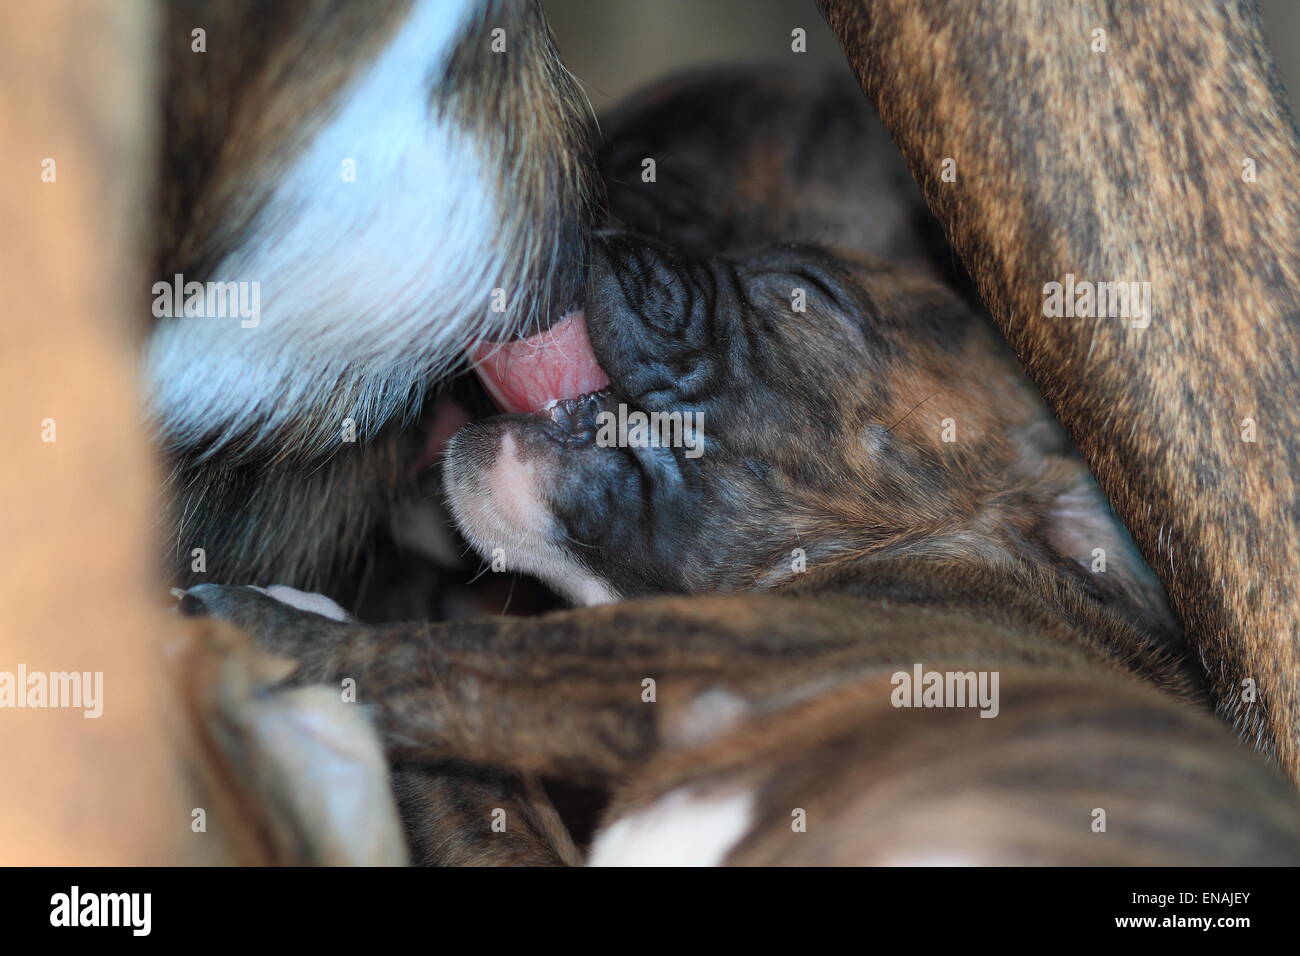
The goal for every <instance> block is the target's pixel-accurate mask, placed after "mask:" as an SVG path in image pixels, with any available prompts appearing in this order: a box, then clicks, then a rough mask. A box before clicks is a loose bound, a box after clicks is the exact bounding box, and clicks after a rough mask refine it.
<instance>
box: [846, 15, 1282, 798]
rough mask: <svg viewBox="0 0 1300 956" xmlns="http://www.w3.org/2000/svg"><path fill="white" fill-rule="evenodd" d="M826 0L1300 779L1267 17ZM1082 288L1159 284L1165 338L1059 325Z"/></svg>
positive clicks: (980, 264)
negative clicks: (1049, 301)
mask: <svg viewBox="0 0 1300 956" xmlns="http://www.w3.org/2000/svg"><path fill="white" fill-rule="evenodd" d="M821 3H822V8H823V10H824V11H825V13H826V15H827V18H828V20H829V21H830V24H831V26H832V28H834V29H835V31H836V32H837V33H838V34H839V36H840V38H841V40H842V41H843V43H844V47H845V50H846V51H847V53H848V56H849V59H850V62H851V63H852V64H853V66H854V67H855V69H856V71H857V73H858V76H859V78H860V79H861V81H862V84H863V87H864V89H865V90H866V92H867V94H868V96H869V97H870V98H871V99H872V101H873V102H874V103H875V105H876V107H877V109H878V110H879V112H880V115H881V117H882V118H883V120H884V122H885V124H886V125H887V126H888V127H889V128H890V130H891V132H892V133H893V135H894V138H895V139H896V141H897V142H898V144H899V146H900V147H901V149H902V152H903V155H904V156H905V158H906V159H907V161H908V164H909V166H910V167H911V169H912V171H913V173H914V174H915V175H916V177H917V179H918V181H919V182H920V184H921V187H922V190H923V191H924V192H925V195H926V198H927V200H928V201H929V203H930V206H931V208H932V209H934V211H935V212H936V214H937V215H938V216H939V218H940V219H941V220H942V221H943V222H944V224H945V228H946V230H947V232H948V235H949V236H950V238H951V240H952V242H953V245H954V247H955V248H956V250H957V251H958V252H959V253H960V254H961V256H962V258H963V260H964V261H965V262H966V264H967V266H968V267H969V268H970V270H971V273H972V274H973V276H974V277H975V279H976V281H977V283H978V284H979V288H980V291H981V293H982V294H983V298H984V301H985V302H987V303H988V305H989V308H990V310H991V312H992V313H993V316H994V318H995V319H996V320H997V322H998V324H999V326H1000V328H1001V329H1002V331H1003V332H1004V333H1005V334H1006V336H1007V338H1008V339H1009V340H1010V342H1011V344H1012V345H1013V346H1014V348H1015V350H1016V352H1017V353H1018V354H1019V356H1020V358H1021V360H1022V361H1023V362H1024V364H1025V366H1026V368H1027V369H1028V370H1029V373H1030V374H1031V376H1032V377H1033V378H1034V380H1035V382H1036V383H1037V384H1038V386H1039V387H1040V389H1041V390H1042V392H1043V394H1044V396H1045V397H1046V398H1047V400H1048V402H1049V403H1050V404H1051V406H1052V407H1053V409H1055V411H1056V413H1057V414H1058V415H1059V417H1060V419H1061V421H1062V422H1063V423H1064V424H1065V426H1066V428H1067V429H1068V430H1069V432H1070V434H1071V435H1072V436H1073V438H1074V440H1075V441H1076V442H1077V444H1078V446H1079V448H1080V450H1081V451H1082V453H1083V456H1084V458H1085V459H1086V460H1087V461H1088V463H1089V465H1090V466H1091V468H1092V469H1093V471H1094V472H1095V473H1096V474H1097V476H1098V478H1099V480H1100V482H1101V484H1102V486H1103V487H1104V488H1105V490H1106V492H1107V494H1108V495H1109V497H1110V500H1111V501H1112V502H1114V504H1115V507H1116V509H1117V510H1118V512H1119V514H1120V515H1121V516H1122V517H1123V519H1124V521H1125V523H1126V524H1127V525H1128V527H1129V528H1130V529H1132V531H1133V534H1134V537H1135V539H1136V541H1137V543H1138V544H1139V546H1140V547H1141V549H1142V551H1143V553H1144V554H1145V555H1146V556H1147V558H1148V559H1149V561H1150V563H1151V566H1152V567H1153V568H1154V569H1155V571H1156V572H1157V573H1158V574H1159V575H1160V577H1161V579H1162V580H1163V581H1164V583H1165V585H1166V587H1167V588H1168V590H1169V594H1170V597H1171V599H1172V602H1173V605H1174V607H1175V609H1176V610H1177V611H1178V613H1179V615H1180V616H1181V618H1182V620H1183V623H1184V625H1185V626H1186V630H1187V634H1188V636H1189V639H1190V640H1191V642H1192V644H1193V646H1194V647H1195V648H1196V650H1197V651H1198V653H1199V654H1200V656H1201V657H1202V659H1203V660H1204V661H1205V664H1206V668H1207V671H1208V673H1209V676H1210V680H1211V684H1212V687H1213V690H1214V693H1215V698H1216V706H1217V708H1218V710H1219V712H1220V713H1221V714H1222V715H1223V716H1224V717H1226V718H1227V719H1228V720H1230V721H1231V722H1232V723H1233V724H1234V725H1236V726H1237V727H1238V729H1239V730H1240V732H1241V733H1242V735H1243V737H1245V738H1246V739H1247V740H1249V741H1251V742H1252V743H1253V744H1254V745H1255V746H1256V747H1258V748H1259V749H1260V750H1261V751H1263V752H1265V753H1273V752H1276V756H1277V759H1278V760H1279V761H1280V763H1281V765H1282V766H1283V768H1284V769H1285V770H1286V771H1287V773H1288V774H1289V775H1291V777H1292V778H1293V779H1300V683H1298V682H1297V681H1296V679H1295V675H1296V674H1297V672H1300V642H1298V641H1297V636H1296V633H1297V622H1298V621H1300V594H1298V593H1297V591H1296V587H1295V577H1296V574H1297V570H1300V540H1297V535H1296V533H1295V531H1296V518H1297V514H1296V502H1297V500H1300V499H1298V497H1297V493H1298V492H1300V488H1297V484H1296V480H1297V479H1296V475H1297V473H1298V470H1300V443H1297V439H1296V436H1297V435H1298V434H1300V410H1298V409H1297V406H1296V402H1295V382H1296V378H1297V371H1300V370H1298V369H1297V365H1296V356H1297V355H1298V354H1300V291H1298V290H1300V271H1298V264H1300V196H1298V195H1297V193H1296V190H1295V188H1294V184H1295V183H1296V182H1298V181H1300V151H1298V150H1297V137H1296V130H1295V125H1294V119H1293V117H1292V115H1291V113H1290V111H1289V110H1288V108H1287V106H1286V103H1285V101H1284V99H1283V97H1282V94H1281V89H1280V87H1279V84H1278V81H1277V77H1276V72H1275V70H1274V66H1273V63H1272V60H1271V58H1270V56H1269V54H1268V52H1267V50H1266V47H1265V44H1264V41H1263V35H1262V29H1261V25H1260V19H1259V15H1258V11H1257V9H1256V7H1255V4H1253V3H1249V2H1242V3H1212V2H1190V3H1189V2H1185V0H1115V2H1106V3H1101V2H1084V3H1077V4H1053V3H1045V2H1038V0H1006V2H991V3H982V4H975V3H971V4H952V3H946V2H942V0H873V2H871V3H863V2H859V0H821ZM1095 28H1101V29H1104V30H1105V31H1106V36H1107V44H1108V48H1107V52H1105V53H1094V52H1092V49H1091V43H1092V31H1093V30H1094V29H1095ZM1030 78H1032V80H1031V79H1030ZM946 157H951V158H954V159H955V160H956V162H957V170H958V174H957V181H956V182H955V183H945V182H943V181H942V180H941V178H940V172H941V164H942V162H943V160H944V159H945V158H946ZM1248 158H1250V159H1253V160H1254V161H1255V162H1256V163H1257V166H1258V179H1257V181H1256V182H1246V181H1243V176H1242V172H1243V169H1242V163H1243V160H1245V159H1248ZM1067 273H1072V274H1074V275H1075V276H1077V277H1079V278H1080V279H1089V280H1093V281H1100V280H1120V279H1125V280H1146V281H1150V282H1151V284H1152V300H1151V305H1152V314H1151V325H1150V327H1149V328H1147V329H1145V330H1137V329H1129V328H1125V327H1123V326H1122V325H1121V324H1120V323H1119V322H1118V321H1117V320H1114V319H1100V320H1087V319H1048V318H1044V317H1043V313H1042V306H1043V294H1042V291H1043V285H1044V283H1046V282H1050V281H1061V280H1063V279H1064V276H1065V275H1066V274H1067ZM1246 418H1251V419H1254V420H1255V422H1256V423H1257V426H1258V441H1257V442H1255V443H1253V444H1252V443H1247V442H1244V441H1242V429H1243V420H1244V419H1246ZM1247 679H1249V680H1251V681H1253V682H1254V683H1255V685H1256V686H1257V687H1258V696H1257V699H1255V700H1253V701H1252V700H1251V699H1250V696H1249V695H1247V694H1246V693H1244V692H1243V691H1244V686H1245V685H1244V682H1245V681H1246V680H1247Z"/></svg>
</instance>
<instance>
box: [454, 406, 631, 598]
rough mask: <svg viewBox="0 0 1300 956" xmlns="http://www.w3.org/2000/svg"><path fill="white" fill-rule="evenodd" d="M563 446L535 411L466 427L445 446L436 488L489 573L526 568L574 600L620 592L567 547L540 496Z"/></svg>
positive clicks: (560, 463) (554, 472)
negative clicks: (439, 484) (441, 491)
mask: <svg viewBox="0 0 1300 956" xmlns="http://www.w3.org/2000/svg"><path fill="white" fill-rule="evenodd" d="M565 457H566V449H565V448H564V447H563V446H562V445H561V444H559V443H558V442H556V440H555V439H554V437H553V436H551V435H549V434H548V433H547V432H546V430H545V419H543V418H542V417H539V416H517V415H510V416H502V417H500V418H495V419H490V420H488V421H486V422H480V423H477V424H473V425H470V426H467V427H466V428H463V429H461V430H460V431H459V432H457V433H456V434H455V435H454V436H453V437H452V439H451V441H450V442H449V443H448V445H447V449H446V455H445V458H444V460H443V488H444V491H445V493H446V496H447V501H448V503H449V505H450V507H451V512H452V515H453V516H454V517H455V519H456V524H457V525H458V526H459V527H460V529H461V531H462V532H463V533H464V534H465V536H466V538H468V539H469V542H470V544H471V545H472V546H473V547H474V549H475V550H476V551H477V552H478V553H479V555H480V556H482V557H483V559H484V560H485V561H488V562H490V565H491V569H492V570H493V571H495V572H507V573H524V574H531V575H534V576H536V577H538V578H540V579H541V580H542V581H544V582H545V583H546V584H547V585H549V586H550V587H551V588H553V589H554V590H555V591H557V592H558V593H560V594H561V595H563V596H564V597H566V598H567V599H568V600H569V601H571V602H573V603H574V604H576V605H580V606H591V605H596V604H609V603H612V602H614V601H617V600H619V597H620V596H619V594H618V593H617V592H616V591H615V590H614V589H613V587H611V586H610V584H609V583H608V582H607V581H605V580H603V579H602V578H600V577H598V576H596V575H595V574H593V573H592V572H591V571H589V570H588V569H587V568H585V567H583V566H582V565H581V564H580V563H579V562H578V561H576V560H574V558H573V557H572V556H571V555H570V554H569V553H568V551H567V549H566V548H565V547H564V546H563V545H562V544H561V543H560V542H561V541H562V539H563V537H564V533H563V530H562V528H561V527H560V525H559V523H558V522H557V521H556V518H555V515H554V512H553V511H552V509H551V507H550V506H549V505H548V503H547V501H546V494H545V489H546V488H547V487H551V486H552V485H553V483H554V480H555V478H556V476H557V473H558V469H560V468H562V467H564V466H565V461H564V459H565Z"/></svg>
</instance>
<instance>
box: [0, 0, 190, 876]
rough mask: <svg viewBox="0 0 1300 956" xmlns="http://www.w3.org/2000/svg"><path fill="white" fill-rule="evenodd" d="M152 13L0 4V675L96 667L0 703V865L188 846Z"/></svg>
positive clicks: (122, 6)
mask: <svg viewBox="0 0 1300 956" xmlns="http://www.w3.org/2000/svg"><path fill="white" fill-rule="evenodd" d="M154 29H155V23H154V11H153V8H152V6H150V5H149V4H148V3H146V2H144V0H43V2H41V3H39V4H17V3H14V4H4V5H2V6H0V302H2V303H3V306H4V319H3V325H2V326H0V327H2V328H3V329H4V334H3V341H2V342H0V397H2V399H0V542H2V543H0V671H9V672H11V673H12V672H16V671H17V670H18V668H19V666H20V665H25V667H26V668H27V669H28V671H29V672H31V671H45V672H54V671H78V672H91V673H95V672H102V674H103V685H102V686H103V714H102V716H101V717H99V718H97V719H96V718H87V717H86V716H84V715H83V712H82V711H81V710H78V709H30V708H28V709H15V708H0V864H11V865H12V864H19V865H31V864H35V865H51V864H155V863H176V862H184V861H185V860H186V859H193V858H194V857H195V853H194V850H195V849H196V847H195V846H194V843H193V842H192V841H193V840H194V838H195V837H196V835H195V834H193V833H192V832H191V827H190V808H189V807H185V806H183V805H182V803H183V801H182V800H181V797H180V794H181V792H182V790H181V787H180V785H179V780H178V779H177V777H178V774H177V771H176V769H175V767H176V766H177V763H176V761H175V760H174V759H173V758H174V743H173V741H172V740H171V739H170V734H171V730H172V728H174V725H175V723H176V720H175V716H174V711H173V710H172V709H170V708H171V705H170V703H169V700H168V696H167V693H166V686H167V685H166V684H165V683H164V682H163V681H162V679H161V676H160V674H161V668H160V661H159V648H160V646H161V644H162V639H163V638H164V637H165V636H166V635H165V634H164V631H165V629H166V628H167V624H166V621H167V618H166V617H165V616H163V615H162V614H161V613H160V610H159V609H160V608H161V602H160V598H161V589H160V587H159V579H158V576H157V574H156V571H155V568H154V566H153V564H152V557H151V556H152V555H154V554H156V553H157V551H156V549H155V548H154V547H153V546H152V542H151V541H150V534H151V529H152V528H153V527H154V521H153V520H152V514H153V513H154V510H155V500H154V499H155V495H156V480H155V468H154V465H153V463H152V460H151V453H150V451H149V447H148V444H147V441H146V438H145V435H144V433H143V430H142V428H141V425H140V414H139V407H138V396H137V393H136V390H135V386H134V381H135V376H134V374H133V358H132V355H133V344H134V341H135V339H136V336H137V335H138V333H139V323H138V322H137V321H136V318H135V316H133V314H132V311H131V310H132V308H133V307H134V306H133V305H132V303H133V301H141V300H142V299H141V296H140V295H139V289H140V288H142V286H141V282H142V280H143V272H142V267H143V264H144V257H143V255H141V254H140V253H141V250H142V248H143V246H142V243H141V231H140V230H141V226H142V224H143V223H144V222H145V221H146V216H145V212H146V210H147V209H148V207H149V201H148V197H147V196H146V194H145V189H146V183H147V176H146V170H147V169H148V164H149V159H150V157H151V155H152V136H153V132H154V131H153V129H152V126H151V124H152V119H151V111H150V110H149V109H148V104H149V102H150V98H151V97H150V92H151V90H152V87H153V83H154V80H155V77H154V70H155V68H156V63H155V59H154V57H153V55H152V50H153V44H152V39H153V31H154ZM46 160H53V161H54V166H53V167H50V165H49V164H48V163H47V162H46ZM51 168H52V169H53V171H54V175H55V179H54V181H53V182H44V181H43V180H42V172H43V170H49V169H51ZM47 420H53V424H54V428H55V432H54V436H55V441H53V442H47V441H43V440H42V435H43V432H44V433H45V434H46V435H47V436H48V424H49V423H48V422H47ZM169 725H170V726H169ZM198 855H204V854H203V853H202V851H201V850H200V852H199V854H198Z"/></svg>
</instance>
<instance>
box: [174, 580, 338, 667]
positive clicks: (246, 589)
mask: <svg viewBox="0 0 1300 956" xmlns="http://www.w3.org/2000/svg"><path fill="white" fill-rule="evenodd" d="M173 593H176V592H173ZM178 596H179V598H180V601H179V603H178V604H177V606H176V610H177V611H178V612H179V613H180V614H182V615H184V616H185V617H216V618H221V619H222V620H226V621H229V622H231V623H232V624H234V625H236V626H237V627H239V628H241V629H243V630H244V631H246V632H247V633H248V634H249V635H250V636H251V637H252V638H253V639H254V640H255V641H256V642H257V643H258V644H259V645H260V646H261V647H263V648H264V649H266V650H270V651H274V652H276V653H280V654H287V655H289V656H291V657H300V656H302V652H303V651H304V650H305V649H307V648H309V647H311V646H313V645H314V644H318V643H319V642H320V641H321V640H322V638H323V637H324V635H325V634H326V633H328V632H332V631H333V630H335V629H337V628H338V627H339V626H340V625H341V624H346V623H350V622H351V620H352V619H351V618H350V617H349V616H348V614H347V612H346V611H344V610H343V608H341V607H339V605H338V604H336V603H335V602H334V601H332V600H330V599H329V598H327V597H325V595H323V594H310V593H308V592H306V591H299V590H296V589H294V588H289V587H284V586H282V585H274V586H272V587H269V588H259V587H252V586H231V585H225V584H196V585H195V586H194V587H192V588H190V589H188V590H186V591H183V592H180V593H179V595H178Z"/></svg>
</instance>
